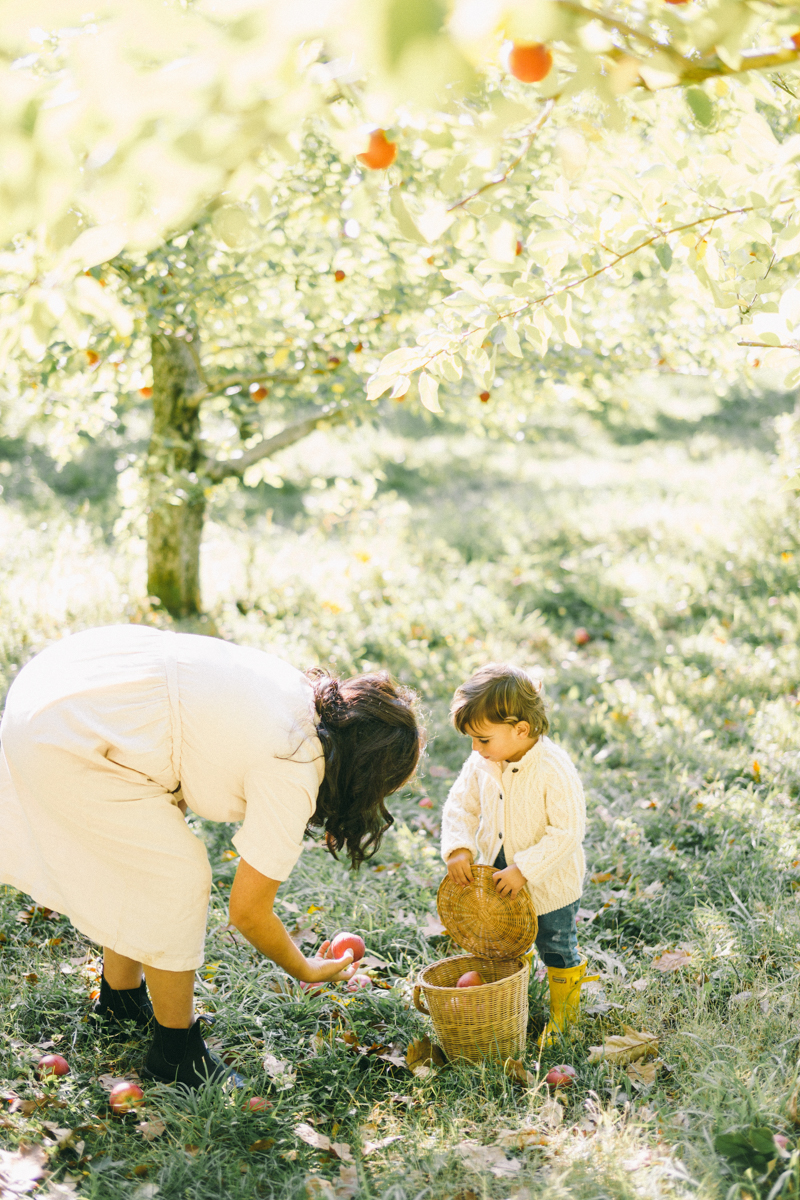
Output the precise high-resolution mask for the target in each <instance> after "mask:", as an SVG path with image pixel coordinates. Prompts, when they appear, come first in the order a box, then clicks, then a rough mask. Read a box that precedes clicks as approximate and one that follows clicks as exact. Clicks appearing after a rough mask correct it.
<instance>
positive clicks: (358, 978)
mask: <svg viewBox="0 0 800 1200" xmlns="http://www.w3.org/2000/svg"><path fill="white" fill-rule="evenodd" d="M346 987H347V990H348V992H360V991H361V989H362V988H371V987H372V980H371V979H370V977H369V975H365V974H364V972H363V971H359V972H358V973H357V974H356V975H351V976H350V978H349V979H348V981H347V984H346Z"/></svg>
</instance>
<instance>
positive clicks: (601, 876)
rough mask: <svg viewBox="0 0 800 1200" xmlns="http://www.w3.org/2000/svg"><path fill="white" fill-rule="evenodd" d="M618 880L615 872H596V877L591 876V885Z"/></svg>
mask: <svg viewBox="0 0 800 1200" xmlns="http://www.w3.org/2000/svg"><path fill="white" fill-rule="evenodd" d="M616 878H617V876H616V875H615V874H614V872H613V871H595V873H594V875H590V876H589V880H590V882H591V883H608V881H609V879H616Z"/></svg>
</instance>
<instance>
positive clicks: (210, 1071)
mask: <svg viewBox="0 0 800 1200" xmlns="http://www.w3.org/2000/svg"><path fill="white" fill-rule="evenodd" d="M142 1075H143V1076H144V1077H145V1078H146V1079H155V1080H158V1082H160V1083H179V1084H181V1085H182V1086H183V1087H187V1088H199V1087H202V1086H203V1084H204V1083H229V1084H230V1085H231V1086H233V1087H243V1086H244V1083H245V1080H244V1076H242V1075H239V1074H237V1072H236V1071H232V1070H231V1068H230V1067H227V1066H226V1065H225V1063H223V1062H220V1060H219V1059H218V1058H217V1057H216V1055H214V1054H212V1053H211V1051H210V1050H209V1049H208V1046H207V1045H206V1044H205V1042H204V1041H203V1035H202V1034H201V1032H200V1021H199V1020H197V1021H195V1023H194V1025H192V1026H191V1027H190V1028H189V1029H169V1028H168V1027H167V1026H165V1025H159V1023H158V1021H156V1020H155V1019H154V1020H153V1041H152V1043H151V1045H150V1049H149V1051H148V1053H147V1059H146V1061H145V1065H144V1068H143V1070H142Z"/></svg>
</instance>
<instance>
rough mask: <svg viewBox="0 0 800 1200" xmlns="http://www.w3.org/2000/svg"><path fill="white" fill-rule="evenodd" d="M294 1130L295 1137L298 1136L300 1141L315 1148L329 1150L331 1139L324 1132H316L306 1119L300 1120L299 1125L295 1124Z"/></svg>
mask: <svg viewBox="0 0 800 1200" xmlns="http://www.w3.org/2000/svg"><path fill="white" fill-rule="evenodd" d="M294 1132H295V1135H296V1137H299V1138H300V1141H301V1142H305V1143H306V1145H307V1146H313V1147H314V1149H315V1150H330V1149H331V1139H330V1138H329V1137H328V1136H327V1134H325V1133H318V1132H317V1130H316V1129H315V1128H314V1126H313V1125H309V1124H308V1123H307V1122H306V1121H301V1122H300V1124H299V1125H295V1127H294Z"/></svg>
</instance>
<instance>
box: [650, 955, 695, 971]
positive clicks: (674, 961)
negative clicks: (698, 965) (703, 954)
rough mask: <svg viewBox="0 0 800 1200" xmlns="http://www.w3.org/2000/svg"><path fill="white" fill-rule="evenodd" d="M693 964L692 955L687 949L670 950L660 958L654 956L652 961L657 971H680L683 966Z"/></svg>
mask: <svg viewBox="0 0 800 1200" xmlns="http://www.w3.org/2000/svg"><path fill="white" fill-rule="evenodd" d="M691 965H692V960H691V957H690V956H689V955H688V954H687V953H686V951H685V950H668V951H667V952H666V953H665V954H662V955H661V957H660V958H654V959H653V962H652V963H651V966H652V967H653V969H654V970H655V971H679V970H680V969H681V967H689V966H691Z"/></svg>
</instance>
